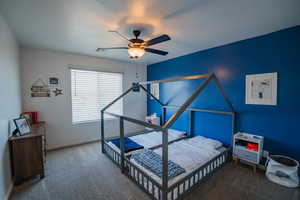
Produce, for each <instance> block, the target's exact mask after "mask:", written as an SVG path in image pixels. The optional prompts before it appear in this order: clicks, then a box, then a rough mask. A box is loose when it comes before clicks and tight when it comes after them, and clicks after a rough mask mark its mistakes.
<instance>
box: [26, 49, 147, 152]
mask: <svg viewBox="0 0 300 200" xmlns="http://www.w3.org/2000/svg"><path fill="white" fill-rule="evenodd" d="M20 62H21V77H22V78H21V81H22V104H23V111H38V112H39V113H40V119H41V120H45V121H46V122H47V127H46V129H47V133H46V135H47V143H48V146H47V148H48V149H53V148H58V147H63V146H69V145H73V144H79V143H84V142H88V141H94V140H98V139H100V132H99V130H100V123H99V122H93V123H87V124H77V125H72V110H71V98H70V95H71V90H70V86H71V85H70V71H69V66H70V65H74V67H79V68H83V69H95V70H100V71H101V70H103V71H109V72H122V73H123V74H124V76H123V78H124V82H123V90H126V89H128V88H129V87H130V86H131V84H132V82H136V81H137V80H136V70H138V74H139V81H145V80H146V65H137V64H133V63H127V62H120V61H115V60H110V59H103V58H96V57H89V56H81V55H75V54H68V53H62V52H54V51H48V50H41V49H32V48H21V51H20ZM52 76H54V77H58V78H59V79H60V80H61V85H62V89H63V95H60V96H57V97H55V96H54V95H53V93H52V96H51V97H50V98H47V97H39V98H32V97H30V87H31V85H32V84H33V83H34V82H35V81H36V80H37V79H38V78H41V79H43V80H44V81H47V80H48V78H49V77H52ZM123 107H124V114H125V115H128V116H132V117H135V118H137V119H144V117H145V116H146V111H147V102H146V95H145V94H144V93H130V94H129V96H127V97H126V98H125V99H124V106H123ZM125 127H126V132H134V131H137V130H140V129H141V127H137V126H134V125H132V124H130V125H128V124H127V125H126V126H125ZM105 131H106V136H109V137H111V136H116V135H118V134H119V132H118V131H119V123H118V121H116V120H107V121H106V122H105Z"/></svg>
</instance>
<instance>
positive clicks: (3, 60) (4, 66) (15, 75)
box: [0, 14, 21, 199]
mask: <svg viewBox="0 0 300 200" xmlns="http://www.w3.org/2000/svg"><path fill="white" fill-rule="evenodd" d="M18 51H19V50H18V46H17V43H16V41H15V39H14V37H13V35H12V33H11V31H10V29H9V27H8V26H7V24H6V23H5V21H4V19H3V17H2V16H1V14H0V199H6V198H7V195H8V193H9V190H10V189H11V186H12V181H11V172H10V160H9V150H8V143H7V139H8V136H9V134H11V132H12V131H13V129H14V126H13V125H12V121H11V120H12V119H14V118H17V117H18V116H19V114H20V111H21V103H20V102H21V97H20V76H19V62H18V60H19V57H18Z"/></svg>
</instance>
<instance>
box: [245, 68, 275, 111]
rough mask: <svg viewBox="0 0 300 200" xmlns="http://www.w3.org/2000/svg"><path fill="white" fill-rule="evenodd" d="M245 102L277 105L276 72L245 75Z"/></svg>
mask: <svg viewBox="0 0 300 200" xmlns="http://www.w3.org/2000/svg"><path fill="white" fill-rule="evenodd" d="M246 104H257V105H273V106H275V105H277V72H273V73H264V74H251V75H246Z"/></svg>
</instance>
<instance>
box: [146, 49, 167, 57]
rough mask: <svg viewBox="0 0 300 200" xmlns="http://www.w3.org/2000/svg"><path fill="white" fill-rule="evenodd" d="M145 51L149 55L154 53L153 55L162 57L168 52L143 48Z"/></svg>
mask: <svg viewBox="0 0 300 200" xmlns="http://www.w3.org/2000/svg"><path fill="white" fill-rule="evenodd" d="M145 51H146V52H149V53H155V54H158V55H162V56H165V55H167V54H168V52H166V51H162V50H157V49H151V48H145Z"/></svg>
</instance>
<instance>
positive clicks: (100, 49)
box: [96, 47, 128, 51]
mask: <svg viewBox="0 0 300 200" xmlns="http://www.w3.org/2000/svg"><path fill="white" fill-rule="evenodd" d="M113 49H128V47H108V48H97V49H96V51H105V50H113Z"/></svg>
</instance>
